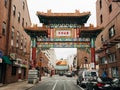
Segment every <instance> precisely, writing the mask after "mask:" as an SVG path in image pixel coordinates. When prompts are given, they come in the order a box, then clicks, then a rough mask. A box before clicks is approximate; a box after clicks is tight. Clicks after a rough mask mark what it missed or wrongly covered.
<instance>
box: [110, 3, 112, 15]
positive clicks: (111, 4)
mask: <svg viewBox="0 0 120 90" xmlns="http://www.w3.org/2000/svg"><path fill="white" fill-rule="evenodd" d="M111 12H112V4H111V5H110V6H109V13H111Z"/></svg>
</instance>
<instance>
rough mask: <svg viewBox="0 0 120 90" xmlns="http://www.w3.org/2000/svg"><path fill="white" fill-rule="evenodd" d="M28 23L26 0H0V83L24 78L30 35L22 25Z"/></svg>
mask: <svg viewBox="0 0 120 90" xmlns="http://www.w3.org/2000/svg"><path fill="white" fill-rule="evenodd" d="M30 25H31V20H30V17H29V12H28V6H27V1H26V0H1V1H0V83H11V82H16V81H18V80H19V79H22V80H24V79H26V77H27V69H28V60H29V52H30V48H29V46H30V37H29V36H28V35H27V34H26V33H25V32H24V27H26V26H30Z"/></svg>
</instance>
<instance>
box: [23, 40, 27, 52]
mask: <svg viewBox="0 0 120 90" xmlns="http://www.w3.org/2000/svg"><path fill="white" fill-rule="evenodd" d="M26 46H27V40H26V38H25V39H24V52H26Z"/></svg>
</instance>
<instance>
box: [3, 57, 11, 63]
mask: <svg viewBox="0 0 120 90" xmlns="http://www.w3.org/2000/svg"><path fill="white" fill-rule="evenodd" d="M2 59H3V62H4V63H7V64H12V62H11V61H10V59H9V57H8V56H2Z"/></svg>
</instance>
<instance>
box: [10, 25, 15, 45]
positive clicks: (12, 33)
mask: <svg viewBox="0 0 120 90" xmlns="http://www.w3.org/2000/svg"><path fill="white" fill-rule="evenodd" d="M14 31H15V28H14V27H12V31H11V46H13V44H14Z"/></svg>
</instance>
